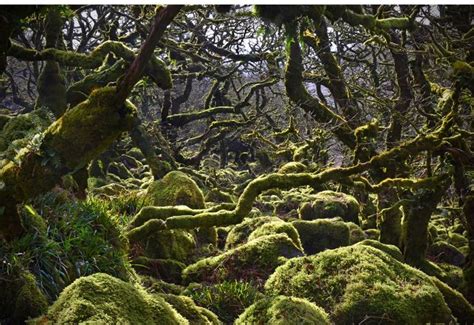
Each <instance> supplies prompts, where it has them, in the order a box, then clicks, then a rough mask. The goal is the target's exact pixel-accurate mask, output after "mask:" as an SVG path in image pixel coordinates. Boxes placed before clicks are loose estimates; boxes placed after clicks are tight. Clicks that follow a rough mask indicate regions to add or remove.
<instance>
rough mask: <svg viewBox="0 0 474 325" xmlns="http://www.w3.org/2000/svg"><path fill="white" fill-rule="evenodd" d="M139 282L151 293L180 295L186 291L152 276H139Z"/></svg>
mask: <svg viewBox="0 0 474 325" xmlns="http://www.w3.org/2000/svg"><path fill="white" fill-rule="evenodd" d="M139 281H140V284H141V285H142V286H143V287H144V288H145V289H146V290H147V291H148V292H151V293H171V294H174V295H180V294H181V292H183V290H184V289H185V288H184V287H182V286H180V285H178V284H174V283H168V282H166V281H163V280H160V279H156V278H154V277H152V276H139Z"/></svg>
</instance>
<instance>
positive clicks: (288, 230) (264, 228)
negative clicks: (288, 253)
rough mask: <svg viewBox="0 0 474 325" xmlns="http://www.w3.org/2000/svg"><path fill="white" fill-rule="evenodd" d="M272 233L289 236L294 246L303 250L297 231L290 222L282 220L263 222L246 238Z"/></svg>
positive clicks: (250, 238)
mask: <svg viewBox="0 0 474 325" xmlns="http://www.w3.org/2000/svg"><path fill="white" fill-rule="evenodd" d="M274 234H286V235H287V236H288V237H290V239H291V240H292V241H293V243H294V244H295V246H296V247H298V248H299V249H300V250H303V246H302V245H301V240H300V236H299V234H298V231H297V230H296V228H295V227H294V226H293V225H292V224H291V223H289V222H284V221H272V222H269V223H264V224H263V225H261V226H259V227H258V228H257V229H255V230H254V231H252V233H251V234H250V236H249V238H248V240H249V241H251V240H254V239H255V238H259V237H262V236H267V235H274Z"/></svg>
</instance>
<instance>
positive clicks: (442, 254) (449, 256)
mask: <svg viewBox="0 0 474 325" xmlns="http://www.w3.org/2000/svg"><path fill="white" fill-rule="evenodd" d="M426 256H427V257H428V258H429V259H430V260H432V261H435V262H438V263H448V264H452V265H456V266H462V265H464V262H465V261H466V257H465V256H464V254H463V253H461V252H460V251H459V249H457V248H456V247H455V246H453V245H451V244H449V243H447V242H445V241H437V242H435V243H433V244H432V245H431V246H429V247H428V250H427V251H426Z"/></svg>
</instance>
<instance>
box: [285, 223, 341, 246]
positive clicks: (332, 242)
mask: <svg viewBox="0 0 474 325" xmlns="http://www.w3.org/2000/svg"><path fill="white" fill-rule="evenodd" d="M292 224H293V226H294V227H295V228H296V230H297V231H298V234H299V236H300V240H301V243H302V245H303V248H304V251H305V252H306V254H308V255H312V254H316V253H318V252H321V251H323V250H325V249H333V248H337V247H341V246H347V245H349V244H350V229H349V226H348V225H347V224H346V223H345V222H343V221H342V220H340V219H318V220H311V221H309V220H296V221H293V222H292Z"/></svg>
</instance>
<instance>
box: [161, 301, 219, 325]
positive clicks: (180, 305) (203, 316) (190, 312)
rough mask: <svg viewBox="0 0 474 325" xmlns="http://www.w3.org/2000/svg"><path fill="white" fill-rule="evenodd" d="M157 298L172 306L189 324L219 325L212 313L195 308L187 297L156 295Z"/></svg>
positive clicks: (217, 319) (201, 308)
mask: <svg viewBox="0 0 474 325" xmlns="http://www.w3.org/2000/svg"><path fill="white" fill-rule="evenodd" d="M158 296H159V297H161V298H163V299H164V300H165V301H166V302H167V303H169V304H170V305H171V306H173V308H174V309H176V311H177V312H178V313H179V314H181V315H182V316H183V317H184V318H186V319H187V320H188V321H189V323H190V324H197V325H204V324H221V322H220V321H219V318H218V317H217V316H216V315H215V314H214V313H213V312H212V311H209V310H205V308H203V307H199V306H196V304H195V303H194V301H193V300H192V299H191V298H189V297H186V296H179V295H173V294H165V293H161V294H158Z"/></svg>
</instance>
